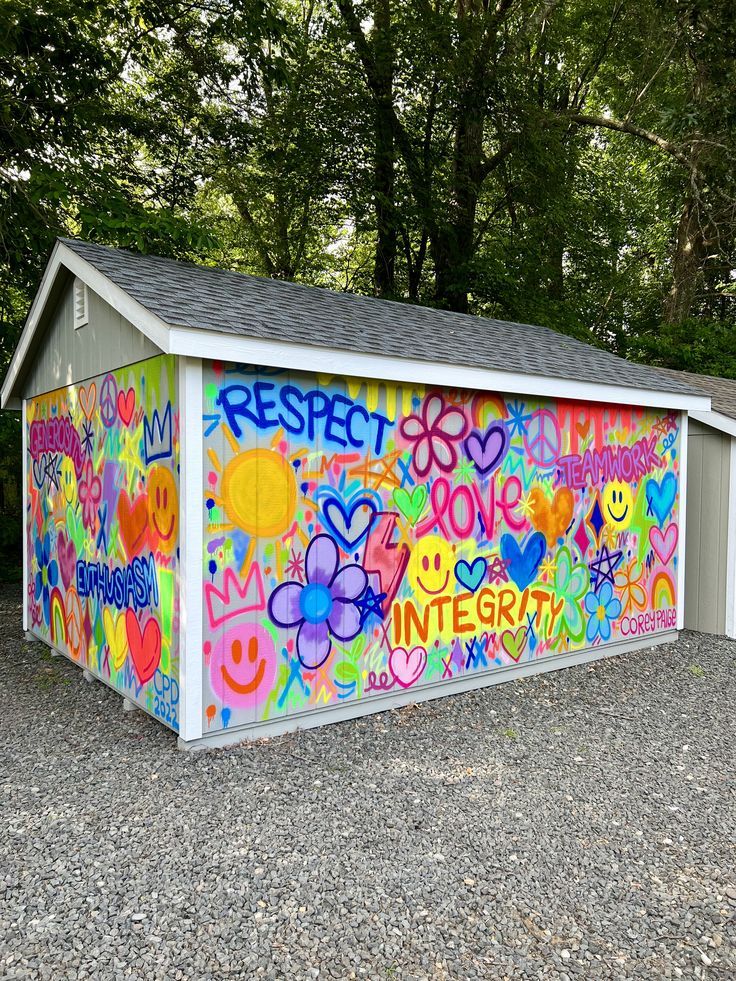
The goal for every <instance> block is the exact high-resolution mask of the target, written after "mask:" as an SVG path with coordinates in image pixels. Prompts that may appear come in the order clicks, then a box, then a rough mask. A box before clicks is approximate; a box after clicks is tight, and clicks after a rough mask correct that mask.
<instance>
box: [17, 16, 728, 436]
mask: <svg viewBox="0 0 736 981" xmlns="http://www.w3.org/2000/svg"><path fill="white" fill-rule="evenodd" d="M0 20H1V21H2V22H0V28H2V30H0V78H1V79H2V86H3V87H2V96H1V97H0V244H1V245H2V249H1V250H0V315H1V316H2V324H3V330H2V348H1V349H0V358H2V361H3V363H7V361H8V359H9V357H10V354H11V352H12V349H13V347H14V344H15V342H16V340H17V336H18V332H19V330H20V326H21V324H22V320H23V317H24V315H25V312H26V310H27V307H28V304H29V302H30V299H31V297H32V295H33V292H34V290H35V287H36V285H37V283H38V281H39V278H40V275H41V272H42V268H43V264H44V262H45V260H46V257H47V256H48V254H49V251H50V248H51V246H52V244H53V240H54V238H55V236H56V235H59V234H67V235H78V236H80V237H83V238H87V239H93V240H96V241H100V242H105V243H110V244H113V245H119V246H123V247H129V248H133V249H136V250H138V251H142V252H156V253H160V254H166V255H172V256H177V257H183V258H193V259H196V260H198V261H203V262H207V263H212V264H217V265H225V266H230V267H233V268H238V269H241V270H244V271H248V272H253V273H257V274H260V275H267V276H275V277H282V278H289V279H296V280H299V281H302V282H307V283H314V284H318V285H323V286H330V287H332V288H335V289H344V290H351V291H355V292H360V293H371V292H374V291H378V292H381V293H383V294H388V295H393V296H395V297H396V298H398V299H403V300H407V301H410V302H422V303H429V304H439V305H442V306H449V307H453V308H455V309H460V310H466V309H467V310H469V311H470V312H475V313H480V314H485V315H489V316H495V317H502V318H506V319H510V320H518V321H531V322H537V323H543V324H546V325H548V326H551V327H553V328H555V329H557V330H560V331H563V332H566V333H570V334H573V335H575V336H577V337H580V338H583V339H585V340H587V341H589V342H591V343H594V344H598V345H600V346H602V347H606V348H609V349H611V350H613V351H616V352H617V353H619V354H622V355H624V356H627V357H631V358H635V359H640V360H645V361H652V362H655V363H661V364H663V365H667V366H671V367H680V368H687V369H688V370H694V371H707V372H712V373H718V374H726V375H730V376H736V343H735V342H734V340H733V337H734V323H735V320H736V304H735V303H734V295H735V294H734V266H735V263H734V241H735V239H736V235H735V234H734V233H735V231H736V176H735V175H736V168H735V167H734V166H733V156H734V143H735V140H734V123H735V121H736V57H734V55H736V21H734V18H733V16H732V9H731V4H730V2H728V0H689V2H687V3H684V2H682V0H656V2H655V3H654V4H650V5H649V6H646V5H645V6H644V7H642V6H641V5H635V4H628V3H625V2H621V0H571V2H569V3H566V4H558V3H549V2H548V0H500V2H498V3H494V4H486V3H484V2H482V0H464V2H463V3H460V4H455V3H450V2H448V0H245V2H243V3H239V4H233V3H231V2H229V0H205V2H204V3H202V4H198V5H189V4H182V3H178V2H174V3H169V2H163V0H122V2H119V3H112V2H104V0H102V2H100V0H82V2H77V3H74V4H72V3H70V2H69V0H50V2H48V3H44V4H42V5H32V4H30V3H29V2H27V0H9V2H8V3H6V4H5V6H4V7H3V9H2V13H0ZM379 268H382V269H383V279H382V280H381V281H379V278H378V270H379ZM6 438H9V433H6V432H2V433H0V440H4V439H6ZM3 445H5V444H3ZM7 452H8V453H10V452H11V448H10V445H9V444H8V445H7Z"/></svg>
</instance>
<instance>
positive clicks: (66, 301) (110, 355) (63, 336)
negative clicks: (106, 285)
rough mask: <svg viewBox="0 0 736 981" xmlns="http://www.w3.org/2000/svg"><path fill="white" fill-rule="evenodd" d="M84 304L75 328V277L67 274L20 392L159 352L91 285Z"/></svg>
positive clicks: (86, 375) (48, 387)
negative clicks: (84, 318)
mask: <svg viewBox="0 0 736 981" xmlns="http://www.w3.org/2000/svg"><path fill="white" fill-rule="evenodd" d="M88 304H89V323H88V324H85V326H84V327H80V328H79V329H78V330H75V329H74V281H73V279H70V280H69V282H68V283H67V285H66V287H65V288H64V290H63V292H62V295H61V297H60V299H59V302H58V304H57V305H56V307H55V309H54V312H53V313H52V315H51V321H50V323H49V325H48V328H47V330H46V332H44V334H43V336H42V338H41V340H40V343H39V345H38V347H37V349H36V351H35V353H34V355H33V363H32V365H31V367H30V369H29V372H28V375H27V376H26V380H25V383H24V386H23V395H24V397H25V398H30V397H31V396H33V395H41V394H42V393H43V392H52V391H54V390H55V389H57V388H60V387H61V386H63V385H72V384H74V383H75V382H80V381H84V380H85V379H86V378H93V377H94V376H95V375H100V374H104V372H106V371H113V370H114V369H115V368H122V367H123V365H126V364H132V363H133V362H134V361H142V360H143V359H144V358H150V357H153V356H155V355H157V354H160V353H161V352H160V351H159V349H158V348H157V347H156V345H155V344H154V343H153V342H152V341H150V340H149V339H148V338H147V337H146V336H145V334H142V333H141V332H140V331H139V330H138V329H137V328H135V327H134V326H133V325H132V324H131V323H130V322H129V321H128V320H126V319H125V318H124V317H122V316H121V315H120V314H119V313H118V312H117V310H115V309H113V308H112V307H111V306H110V305H109V304H108V303H106V302H105V301H104V300H103V299H102V298H101V297H99V296H98V295H97V294H96V293H94V292H93V291H92V290H88Z"/></svg>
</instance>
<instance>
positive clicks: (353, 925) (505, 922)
mask: <svg viewBox="0 0 736 981" xmlns="http://www.w3.org/2000/svg"><path fill="white" fill-rule="evenodd" d="M19 603H20V598H19V591H6V592H4V593H1V594H0V628H1V629H0V632H1V633H2V639H0V746H1V748H2V760H1V762H0V774H1V775H2V792H3V804H4V813H3V818H4V820H3V822H2V830H1V831H0V976H1V977H2V978H16V977H24V978H25V977H43V978H54V979H57V978H107V977H135V978H156V979H160V978H196V979H203V978H238V977H261V976H263V977H273V978H285V977H288V976H294V977H299V978H309V977H335V978H349V977H356V976H364V977H371V978H399V977H401V978H426V977H431V978H472V977H484V978H513V979H517V978H556V979H561V981H564V979H566V978H567V979H570V981H572V979H577V978H585V979H588V978H671V977H686V978H692V977H700V978H713V979H725V978H728V979H733V978H736V943H735V941H736V833H735V831H734V829H735V828H736V794H735V793H734V790H735V787H736V782H735V780H734V777H735V775H736V763H735V755H736V753H735V751H734V747H735V746H736V739H735V737H736V726H735V724H734V707H735V705H736V698H735V695H736V644H734V643H731V642H728V641H726V640H722V639H715V638H712V637H708V636H706V635H699V634H686V635H684V636H683V637H682V639H681V640H680V642H679V643H677V644H673V645H671V646H668V647H665V648H659V649H658V650H657V651H656V652H654V651H645V652H642V653H638V654H633V655H630V656H627V657H620V658H613V659H610V660H608V661H603V662H599V663H598V664H595V665H593V666H589V667H580V668H573V669H569V670H566V671H560V672H556V673H554V674H551V675H543V676H541V677H537V678H534V679H529V680H526V681H517V682H515V683H512V684H508V685H503V686H499V687H496V688H490V689H487V690H485V691H483V692H476V693H471V694H469V695H460V696H455V697H452V698H447V699H444V700H442V701H439V702H434V703H428V704H425V705H423V706H421V707H413V706H412V707H409V708H406V709H403V710H401V711H398V712H392V713H387V714H384V715H382V716H373V717H371V718H368V719H363V720H359V721H357V722H346V723H342V724H340V725H335V726H329V727H327V728H326V729H323V730H321V731H320V730H314V731H312V732H307V733H302V734H297V735H295V736H289V737H283V738H280V739H276V740H272V741H270V742H267V743H261V744H256V745H250V746H245V747H240V748H236V749H230V750H219V751H212V752H206V753H200V754H192V755H188V754H184V753H180V752H177V750H176V748H175V741H174V738H173V737H172V736H171V734H169V733H167V732H166V731H165V730H163V729H162V728H160V727H159V726H158V725H157V724H156V723H155V722H154V721H153V720H151V719H149V718H147V717H146V716H144V715H142V714H141V713H130V714H125V715H124V714H123V712H122V707H121V699H120V697H119V696H116V695H114V694H113V693H112V692H111V691H109V690H108V689H106V688H104V687H103V686H102V685H100V684H92V685H88V684H85V683H84V682H83V681H82V680H81V672H80V671H79V670H78V669H77V668H75V667H74V666H72V665H70V664H68V663H67V662H65V661H63V660H61V659H58V658H57V659H52V658H50V656H49V655H48V654H47V653H45V651H44V648H43V647H41V646H39V645H36V644H26V643H24V642H23V640H22V639H21V632H20V629H19V623H20V615H21V614H20V605H19Z"/></svg>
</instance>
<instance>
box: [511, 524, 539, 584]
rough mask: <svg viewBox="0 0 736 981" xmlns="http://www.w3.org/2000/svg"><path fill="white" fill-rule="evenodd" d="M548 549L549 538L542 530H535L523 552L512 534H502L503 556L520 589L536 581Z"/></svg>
mask: <svg viewBox="0 0 736 981" xmlns="http://www.w3.org/2000/svg"><path fill="white" fill-rule="evenodd" d="M546 551H547V540H546V538H545V537H544V535H543V534H542V532H541V531H535V532H534V534H533V535H532V536H531V537H530V539H529V541H528V542H527V543H526V548H525V549H524V551H523V552H522V551H521V549H520V548H519V546H518V544H517V542H516V539H515V538H513V537H512V536H511V535H502V536H501V558H502V559H503V560H504V562H505V563H506V568H507V570H508V573H509V575H510V576H511V578H512V579H513V580H514V582H515V583H516V585H517V586H518V587H519V589H526V587H527V586H528V585H529V583H530V582H534V580H535V578H536V576H537V569H538V568H539V563H540V562H541V561H542V559H543V558H544V553H545V552H546Z"/></svg>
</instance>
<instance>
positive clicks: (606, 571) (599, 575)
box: [588, 545, 624, 592]
mask: <svg viewBox="0 0 736 981" xmlns="http://www.w3.org/2000/svg"><path fill="white" fill-rule="evenodd" d="M623 557H624V554H623V552H611V551H610V550H609V548H608V546H607V545H602V546H601V550H600V552H599V553H598V555H597V557H596V558H595V559H593V561H592V562H589V563H588V568H589V569H590V581H591V583H592V584H593V585H594V586H595V591H596V592H598V590H599V589H600V588H601V586H602V585H603V583H604V582H610V584H611V586H614V585H615V582H614V578H613V574H614V572H615V571H616V569H617V568H618V566H619V565H620V563H621V561H622V559H623Z"/></svg>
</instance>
